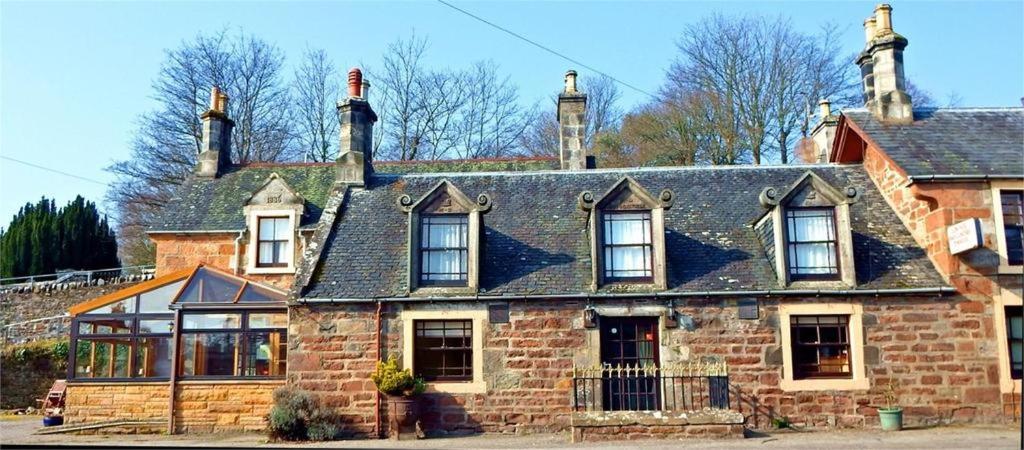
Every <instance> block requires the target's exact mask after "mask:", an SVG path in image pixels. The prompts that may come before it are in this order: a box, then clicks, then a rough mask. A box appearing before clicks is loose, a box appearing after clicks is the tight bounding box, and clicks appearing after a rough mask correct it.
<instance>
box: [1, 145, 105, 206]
mask: <svg viewBox="0 0 1024 450" xmlns="http://www.w3.org/2000/svg"><path fill="white" fill-rule="evenodd" d="M0 159H6V160H8V161H13V162H16V163H18V164H24V165H26V166H29V167H34V168H36V169H39V170H45V171H47V172H53V173H56V174H59V175H64V176H66V177H71V178H76V179H79V180H82V181H88V182H90V183H95V184H98V185H101V186H104V187H107V186H108V184H107V183H104V182H102V181H99V180H94V179H92V178H86V177H83V176H80V175H75V174H73V173H67V172H64V171H62V170H57V169H51V168H49V167H46V166H41V165H39V164H34V163H30V162H28V161H22V160H20V159H16V158H11V157H10V156H4V155H0ZM94 204H95V205H96V210H97V211H99V213H100V214H103V215H104V216H107V218H108V219H110V220H111V221H112V222H116V221H117V216H116V215H114V214H110V213H109V212H107V211H106V209H105V208H101V207H100V206H99V204H96V203H94Z"/></svg>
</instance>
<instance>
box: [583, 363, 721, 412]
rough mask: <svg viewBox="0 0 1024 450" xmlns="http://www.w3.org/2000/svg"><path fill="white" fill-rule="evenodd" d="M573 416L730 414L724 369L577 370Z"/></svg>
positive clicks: (688, 365)
mask: <svg viewBox="0 0 1024 450" xmlns="http://www.w3.org/2000/svg"><path fill="white" fill-rule="evenodd" d="M572 372H573V373H572V385H573V410H574V411H577V412H584V411H696V410H700V409H705V408H714V409H728V408H729V373H728V369H727V367H726V365H725V363H699V362H693V363H684V364H673V365H668V366H665V367H656V366H635V367H631V366H625V367H620V366H616V367H612V366H609V365H605V366H603V367H594V368H582V369H581V368H576V367H574V368H573V371H572Z"/></svg>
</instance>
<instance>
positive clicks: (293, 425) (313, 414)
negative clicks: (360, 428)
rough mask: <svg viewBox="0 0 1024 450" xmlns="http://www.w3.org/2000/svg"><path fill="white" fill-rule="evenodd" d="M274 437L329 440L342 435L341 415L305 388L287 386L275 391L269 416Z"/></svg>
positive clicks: (289, 439) (278, 438)
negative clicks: (339, 419) (322, 403)
mask: <svg viewBox="0 0 1024 450" xmlns="http://www.w3.org/2000/svg"><path fill="white" fill-rule="evenodd" d="M267 421H268V422H269V423H270V426H269V431H270V438H271V439H274V440H281V441H305V440H312V441H328V440H332V439H336V438H338V436H339V435H340V434H341V428H340V427H339V426H338V417H337V415H336V414H335V413H334V412H333V411H331V410H330V409H329V408H326V407H324V406H321V405H320V401H319V399H317V397H316V396H314V395H313V394H311V393H309V392H307V391H304V390H302V389H299V388H296V387H291V386H285V387H282V388H278V389H277V390H275V391H274V407H273V408H271V409H270V414H269V415H268V417H267Z"/></svg>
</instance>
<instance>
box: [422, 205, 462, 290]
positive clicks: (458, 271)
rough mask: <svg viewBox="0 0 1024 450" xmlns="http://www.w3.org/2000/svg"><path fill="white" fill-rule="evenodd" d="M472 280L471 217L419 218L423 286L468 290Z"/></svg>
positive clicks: (440, 216)
mask: <svg viewBox="0 0 1024 450" xmlns="http://www.w3.org/2000/svg"><path fill="white" fill-rule="evenodd" d="M468 278H469V215H468V214H428V215H423V216H422V217H420V284H421V285H423V286H429V285H434V286H465V285H466V282H467V281H468Z"/></svg>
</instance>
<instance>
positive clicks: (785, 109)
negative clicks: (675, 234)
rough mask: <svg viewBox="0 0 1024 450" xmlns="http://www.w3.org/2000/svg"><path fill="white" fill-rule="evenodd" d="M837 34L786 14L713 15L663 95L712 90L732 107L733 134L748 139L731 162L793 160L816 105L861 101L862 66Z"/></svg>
mask: <svg viewBox="0 0 1024 450" xmlns="http://www.w3.org/2000/svg"><path fill="white" fill-rule="evenodd" d="M836 35H837V33H836V31H835V29H834V27H825V28H823V29H822V32H821V33H820V35H818V36H812V35H808V34H805V33H801V32H798V31H796V30H795V29H794V28H793V26H792V24H791V23H790V22H789V20H787V19H784V18H777V19H772V20H768V19H762V18H752V17H738V18H737V17H726V16H721V15H716V16H713V17H712V18H710V19H709V20H704V21H701V22H699V23H698V24H696V25H693V26H690V27H688V28H687V29H686V30H685V31H684V32H683V35H682V37H681V38H680V40H679V42H678V44H677V45H678V48H679V53H680V54H679V57H678V58H677V59H676V61H675V62H674V63H673V65H672V67H671V69H670V70H669V72H668V74H667V81H666V84H665V87H663V88H662V96H667V97H681V96H685V95H687V94H686V93H688V92H690V93H692V92H696V91H700V92H705V93H708V94H713V95H714V96H715V97H716V98H717V99H720V100H721V101H722V102H724V105H727V106H728V108H729V110H727V111H724V114H722V115H721V117H720V118H721V119H722V120H724V121H725V124H728V125H730V134H734V135H736V136H738V137H740V138H741V139H740V142H738V150H739V151H738V152H732V151H730V152H728V153H729V154H730V155H732V156H730V157H729V158H727V160H728V159H734V160H735V161H738V162H742V161H745V160H747V158H749V160H750V161H752V162H753V163H754V164H760V163H761V162H762V161H763V160H764V159H765V158H767V157H769V156H771V155H773V154H774V155H777V157H778V159H779V161H780V162H782V163H786V162H788V161H789V160H790V155H791V154H792V148H791V147H792V146H793V145H794V144H795V141H794V139H793V138H792V137H793V134H794V131H795V130H796V129H797V127H801V128H804V129H806V125H805V124H806V117H807V114H808V109H809V108H808V107H809V105H812V104H815V103H817V100H818V99H819V98H823V97H829V98H831V99H832V100H833V101H834V102H835V103H838V104H840V105H842V104H844V103H846V102H848V101H850V99H852V98H855V91H856V89H857V86H858V83H857V77H856V71H855V69H854V66H853V65H852V64H850V63H849V61H847V58H845V57H844V55H842V54H841V53H840V49H839V45H838V43H837V42H836V40H835V36H836Z"/></svg>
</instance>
